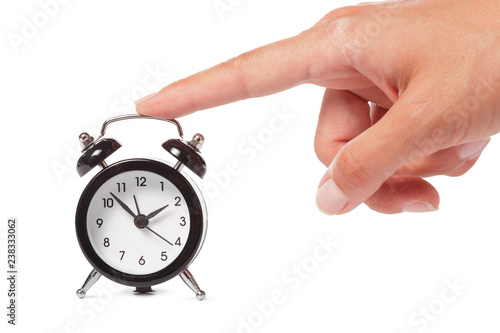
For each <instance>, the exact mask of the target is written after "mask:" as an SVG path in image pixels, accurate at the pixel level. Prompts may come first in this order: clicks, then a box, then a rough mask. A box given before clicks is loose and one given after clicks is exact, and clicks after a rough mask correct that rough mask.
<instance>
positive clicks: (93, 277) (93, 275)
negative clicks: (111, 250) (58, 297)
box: [76, 269, 101, 299]
mask: <svg viewBox="0 0 500 333" xmlns="http://www.w3.org/2000/svg"><path fill="white" fill-rule="evenodd" d="M100 277H101V273H99V272H98V271H96V270H95V269H93V270H92V272H90V274H89V276H88V277H87V280H85V283H84V284H83V286H82V287H81V288H80V289H78V290H77V291H76V296H78V298H80V299H81V298H84V297H85V295H86V294H87V291H89V289H90V288H91V287H92V286H93V285H94V284H95V283H96V282H97V280H99V278H100Z"/></svg>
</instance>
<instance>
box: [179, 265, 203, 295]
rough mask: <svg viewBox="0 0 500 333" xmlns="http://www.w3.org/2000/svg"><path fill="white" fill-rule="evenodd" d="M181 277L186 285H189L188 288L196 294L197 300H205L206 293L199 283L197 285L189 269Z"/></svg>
mask: <svg viewBox="0 0 500 333" xmlns="http://www.w3.org/2000/svg"><path fill="white" fill-rule="evenodd" d="M179 276H180V277H181V279H182V281H184V283H185V284H187V286H188V287H189V288H190V289H191V290H192V291H193V292H194V293H195V294H196V298H197V299H199V300H200V301H201V300H203V299H204V298H205V292H204V291H203V290H201V289H200V287H199V286H198V283H196V280H195V279H194V277H193V275H192V274H191V272H190V271H188V269H187V268H186V269H185V270H184V271H183V272H182V273H181V274H179Z"/></svg>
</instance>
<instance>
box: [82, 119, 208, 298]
mask: <svg viewBox="0 0 500 333" xmlns="http://www.w3.org/2000/svg"><path fill="white" fill-rule="evenodd" d="M130 119H152V120H158V121H163V122H167V123H170V124H173V125H174V126H175V127H176V128H177V132H178V134H179V137H180V138H171V139H168V140H167V141H165V142H164V143H163V144H162V147H163V148H164V149H165V150H166V151H167V152H168V153H170V155H172V156H173V157H174V158H175V160H176V163H175V164H173V165H172V164H170V163H167V162H164V161H160V160H156V159H146V158H131V159H126V160H121V161H118V162H116V163H113V164H110V165H108V164H107V163H106V159H107V158H108V157H109V156H111V155H112V154H113V153H114V152H115V151H117V150H118V149H119V148H120V147H121V145H120V144H119V143H118V141H116V140H115V139H112V138H105V137H104V135H105V133H106V129H107V127H108V125H110V124H111V123H114V122H118V121H124V120H130ZM182 138H183V131H182V127H181V125H180V124H179V122H178V121H176V120H173V119H162V118H156V117H148V116H139V115H125V116H119V117H114V118H110V119H107V120H106V121H105V122H104V123H103V125H102V129H101V133H100V136H99V137H98V138H97V139H96V140H94V139H93V138H92V137H91V136H90V135H89V134H87V133H82V134H80V136H79V140H80V142H81V145H82V147H83V150H82V153H83V154H82V156H81V157H80V159H79V160H78V162H77V166H76V169H77V172H78V174H79V175H80V177H82V176H84V175H86V174H87V173H88V172H89V171H90V170H92V169H93V168H95V167H99V168H100V169H101V170H100V171H99V172H98V173H97V174H96V175H95V176H94V177H93V178H92V179H91V180H90V182H89V183H88V185H87V186H86V187H85V189H84V190H83V193H82V195H81V197H80V200H79V201H78V205H77V208H76V218H75V225H76V236H77V239H78V243H79V245H80V248H81V250H82V252H83V254H84V255H85V257H86V258H87V260H88V261H89V263H90V264H91V265H92V267H93V270H92V271H91V273H90V274H89V276H88V278H87V279H86V281H85V283H84V284H83V286H82V287H81V288H80V289H78V290H77V292H76V294H77V296H78V297H79V298H84V297H85V295H86V293H87V292H88V290H89V289H90V288H91V287H92V286H93V285H94V284H95V283H96V281H97V280H98V279H99V278H100V277H101V276H105V277H106V278H108V279H110V280H112V281H115V282H117V283H120V284H123V285H126V286H131V287H135V292H137V293H150V292H154V291H153V289H152V288H151V287H152V286H154V285H157V284H159V283H163V282H165V281H167V280H170V279H172V278H174V277H176V276H180V277H181V279H182V280H183V281H184V282H185V283H186V284H187V285H188V287H189V288H190V289H191V290H192V291H193V292H194V293H195V294H196V298H197V299H199V300H203V299H204V298H205V292H203V291H202V290H201V289H200V287H199V286H198V284H197V282H196V280H195V279H194V277H193V275H192V274H191V273H190V272H189V270H188V267H189V265H190V264H191V263H192V262H193V260H194V259H195V258H196V256H197V254H198V252H199V251H200V249H201V247H202V245H203V241H204V239H205V234H206V230H207V211H206V206H205V202H204V200H203V196H202V194H201V191H200V190H199V189H198V187H197V186H196V184H195V182H194V181H193V180H192V179H191V178H190V177H189V176H188V174H187V173H186V172H184V170H183V168H184V167H187V169H189V170H190V171H191V172H192V173H194V174H195V175H196V176H197V177H200V178H203V176H204V175H205V173H206V170H207V169H206V163H205V160H204V159H203V157H202V156H201V155H200V149H201V147H202V145H203V142H204V138H203V136H202V135H201V134H196V135H194V136H193V138H192V139H191V140H190V141H185V140H183V139H182Z"/></svg>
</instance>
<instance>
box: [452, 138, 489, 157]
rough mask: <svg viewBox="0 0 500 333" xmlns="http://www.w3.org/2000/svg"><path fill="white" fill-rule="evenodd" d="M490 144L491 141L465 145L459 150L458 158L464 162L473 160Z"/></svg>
mask: <svg viewBox="0 0 500 333" xmlns="http://www.w3.org/2000/svg"><path fill="white" fill-rule="evenodd" d="M488 142H490V139H488V140H481V141H475V142H470V143H465V144H463V145H461V146H460V148H459V149H458V156H459V157H460V158H461V159H463V160H473V159H475V158H477V157H478V156H479V154H480V153H481V151H482V148H484V147H485V146H486V145H487V144H488ZM478 153H479V154H478Z"/></svg>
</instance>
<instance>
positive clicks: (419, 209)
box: [402, 201, 438, 213]
mask: <svg viewBox="0 0 500 333" xmlns="http://www.w3.org/2000/svg"><path fill="white" fill-rule="evenodd" d="M436 210H438V209H437V208H436V207H434V206H433V205H431V204H430V203H428V202H425V201H420V202H415V203H413V204H411V205H409V206H406V207H405V208H403V210H402V211H403V212H408V213H425V212H434V211H436Z"/></svg>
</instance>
